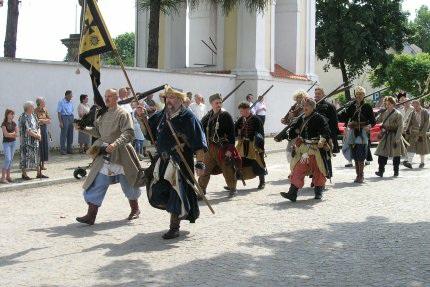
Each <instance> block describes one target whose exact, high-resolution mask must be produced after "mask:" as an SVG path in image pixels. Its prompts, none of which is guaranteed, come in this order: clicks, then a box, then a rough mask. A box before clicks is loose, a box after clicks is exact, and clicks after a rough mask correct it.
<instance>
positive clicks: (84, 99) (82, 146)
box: [78, 95, 91, 153]
mask: <svg viewBox="0 0 430 287" xmlns="http://www.w3.org/2000/svg"><path fill="white" fill-rule="evenodd" d="M79 100H80V102H81V103H80V104H79V106H78V116H79V119H82V117H83V116H85V115H86V114H88V113H89V112H90V109H91V107H90V105H89V104H88V96H87V95H81V96H80V97H79ZM90 141H91V137H90V136H89V135H87V134H85V133H83V132H81V131H79V133H78V143H79V152H80V153H85V152H86V151H87V149H88V146H89V145H90Z"/></svg>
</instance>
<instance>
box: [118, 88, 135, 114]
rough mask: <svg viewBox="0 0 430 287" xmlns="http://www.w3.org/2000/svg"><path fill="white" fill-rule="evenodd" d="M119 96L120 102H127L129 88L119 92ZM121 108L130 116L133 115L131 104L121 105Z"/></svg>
mask: <svg viewBox="0 0 430 287" xmlns="http://www.w3.org/2000/svg"><path fill="white" fill-rule="evenodd" d="M118 95H119V100H120V101H122V100H125V99H127V98H128V96H129V92H128V90H127V88H121V89H119V91H118ZM121 108H123V109H124V110H126V111H127V112H128V113H129V114H131V113H132V112H133V108H132V107H131V104H125V105H121Z"/></svg>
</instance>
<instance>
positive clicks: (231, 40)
mask: <svg viewBox="0 0 430 287" xmlns="http://www.w3.org/2000/svg"><path fill="white" fill-rule="evenodd" d="M236 61H237V9H234V10H233V11H231V12H230V13H229V14H228V15H227V16H226V17H225V24H224V69H225V70H233V69H234V68H235V67H236Z"/></svg>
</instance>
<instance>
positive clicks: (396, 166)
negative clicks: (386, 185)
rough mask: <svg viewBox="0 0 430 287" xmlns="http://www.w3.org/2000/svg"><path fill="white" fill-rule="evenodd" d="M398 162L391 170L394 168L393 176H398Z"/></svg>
mask: <svg viewBox="0 0 430 287" xmlns="http://www.w3.org/2000/svg"><path fill="white" fill-rule="evenodd" d="M399 165H400V163H399V164H394V167H393V170H394V177H398V176H399Z"/></svg>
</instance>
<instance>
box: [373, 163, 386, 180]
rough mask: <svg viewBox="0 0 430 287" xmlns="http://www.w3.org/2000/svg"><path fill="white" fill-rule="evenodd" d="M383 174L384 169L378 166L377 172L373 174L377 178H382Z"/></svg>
mask: <svg viewBox="0 0 430 287" xmlns="http://www.w3.org/2000/svg"><path fill="white" fill-rule="evenodd" d="M384 172H385V167H384V166H382V165H379V168H378V171H377V172H375V174H376V175H377V176H379V177H383V176H384Z"/></svg>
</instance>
